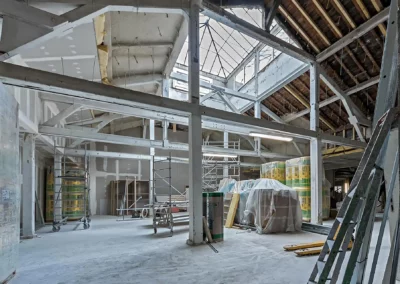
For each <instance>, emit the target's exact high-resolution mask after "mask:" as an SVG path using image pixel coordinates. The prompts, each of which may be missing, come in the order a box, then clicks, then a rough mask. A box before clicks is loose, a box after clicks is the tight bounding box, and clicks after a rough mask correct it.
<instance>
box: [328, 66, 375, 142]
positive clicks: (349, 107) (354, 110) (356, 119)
mask: <svg viewBox="0 0 400 284" xmlns="http://www.w3.org/2000/svg"><path fill="white" fill-rule="evenodd" d="M321 79H322V80H323V81H324V82H325V84H326V85H327V86H328V87H329V89H331V91H333V92H334V93H335V94H336V96H338V97H340V99H341V100H342V102H343V106H344V108H345V109H346V112H347V114H348V115H349V121H350V123H351V124H352V125H353V126H354V128H355V129H356V131H357V135H358V137H359V138H360V140H361V141H362V142H365V138H364V135H363V132H362V129H361V127H360V124H363V125H365V126H370V125H371V122H370V121H369V120H368V119H367V118H366V117H365V115H364V114H363V113H362V112H361V110H360V109H359V108H358V107H357V106H356V105H355V104H354V103H353V101H352V100H351V98H350V97H349V96H347V95H346V94H345V93H343V92H342V91H341V89H340V88H339V86H338V85H337V84H336V82H335V81H333V79H331V78H330V77H328V75H327V74H326V73H325V72H324V71H322V70H321Z"/></svg>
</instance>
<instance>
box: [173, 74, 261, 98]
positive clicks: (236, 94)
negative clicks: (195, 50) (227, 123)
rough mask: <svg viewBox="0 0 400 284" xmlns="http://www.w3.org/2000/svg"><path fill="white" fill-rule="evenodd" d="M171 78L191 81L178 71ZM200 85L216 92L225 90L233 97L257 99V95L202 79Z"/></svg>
mask: <svg viewBox="0 0 400 284" xmlns="http://www.w3.org/2000/svg"><path fill="white" fill-rule="evenodd" d="M170 79H173V80H177V81H181V82H185V83H188V82H189V80H188V76H187V75H185V74H182V73H177V72H172V74H171V76H170ZM200 87H202V88H206V89H209V90H212V91H214V92H215V91H220V92H223V93H225V94H227V95H229V96H232V97H237V98H241V99H244V100H248V101H256V98H255V97H251V96H249V95H248V94H244V93H241V92H238V91H235V90H232V89H229V88H225V87H221V86H218V85H214V84H210V83H208V82H205V81H202V80H200Z"/></svg>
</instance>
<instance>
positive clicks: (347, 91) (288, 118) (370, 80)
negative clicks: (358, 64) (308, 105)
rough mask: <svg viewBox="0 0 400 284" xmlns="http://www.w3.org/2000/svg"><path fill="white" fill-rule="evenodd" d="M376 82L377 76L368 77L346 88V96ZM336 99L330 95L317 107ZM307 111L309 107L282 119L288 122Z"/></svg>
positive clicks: (337, 97)
mask: <svg viewBox="0 0 400 284" xmlns="http://www.w3.org/2000/svg"><path fill="white" fill-rule="evenodd" d="M378 83H379V76H376V77H373V78H371V79H369V80H367V81H365V82H362V83H360V84H358V85H356V86H354V87H352V88H350V89H348V90H346V91H345V94H346V95H347V96H350V95H352V94H355V93H358V92H359V91H362V90H364V89H366V88H369V87H371V86H373V85H375V84H378ZM338 100H340V97H339V96H337V95H335V96H332V97H330V98H328V99H326V100H324V101H322V102H320V103H319V108H322V107H324V106H327V105H329V104H331V103H333V102H336V101H338ZM308 113H310V109H305V110H302V111H299V112H298V113H296V114H291V115H289V116H288V117H285V118H283V120H284V121H285V122H290V121H292V120H295V119H297V118H299V117H302V116H304V115H306V114H308Z"/></svg>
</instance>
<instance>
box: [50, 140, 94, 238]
mask: <svg viewBox="0 0 400 284" xmlns="http://www.w3.org/2000/svg"><path fill="white" fill-rule="evenodd" d="M57 148H60V147H56V146H55V147H54V189H53V190H54V200H53V224H52V225H53V228H52V231H53V232H59V231H60V229H61V226H62V225H67V222H68V219H69V218H71V217H74V219H75V218H76V217H77V216H76V214H74V215H71V214H72V213H66V212H65V211H64V210H65V209H72V208H75V209H76V208H79V209H82V212H83V213H82V216H79V217H78V222H77V224H76V226H75V228H74V230H76V229H77V228H78V227H79V226H80V225H81V224H82V225H83V229H84V230H86V229H89V228H90V223H91V211H90V187H89V184H90V175H89V157H88V156H87V155H86V154H85V155H84V157H83V158H80V159H79V161H76V160H75V159H73V158H71V157H70V156H66V155H63V154H59V153H57ZM85 151H86V149H85ZM67 159H70V161H67ZM74 173H77V174H75V175H74ZM80 173H83V174H80ZM66 181H83V182H84V185H83V187H82V191H74V192H73V193H75V194H81V196H82V199H70V198H68V199H65V198H63V189H65V188H66ZM69 201H76V203H77V204H79V206H77V207H76V206H70V204H68V202H69ZM64 203H67V204H66V206H64ZM66 211H67V210H66Z"/></svg>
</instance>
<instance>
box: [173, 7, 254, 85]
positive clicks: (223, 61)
mask: <svg viewBox="0 0 400 284" xmlns="http://www.w3.org/2000/svg"><path fill="white" fill-rule="evenodd" d="M228 11H229V12H231V13H233V14H235V15H236V16H238V17H240V18H241V19H243V20H246V21H248V22H250V23H252V24H254V25H255V26H258V27H261V26H262V11H261V10H259V9H244V8H235V9H229V10H228ZM257 44H258V41H257V40H255V39H253V38H251V37H248V36H246V35H244V34H242V33H240V32H238V31H236V30H233V29H231V28H230V27H227V26H225V25H223V24H221V23H219V22H216V21H215V20H213V19H210V18H209V17H206V16H203V15H200V60H201V62H200V69H201V71H203V72H206V73H210V74H213V75H217V76H220V77H224V78H227V77H228V76H229V74H230V73H231V72H232V71H233V70H235V68H236V67H237V66H238V65H239V64H240V63H241V62H242V61H243V59H244V58H245V57H246V56H247V55H248V54H249V53H250V52H251V51H252V50H253V48H254V47H255V46H256V45H257ZM177 62H178V63H180V64H184V65H188V40H186V42H185V44H184V46H183V48H182V51H181V53H180V55H179V58H178V61H177Z"/></svg>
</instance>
